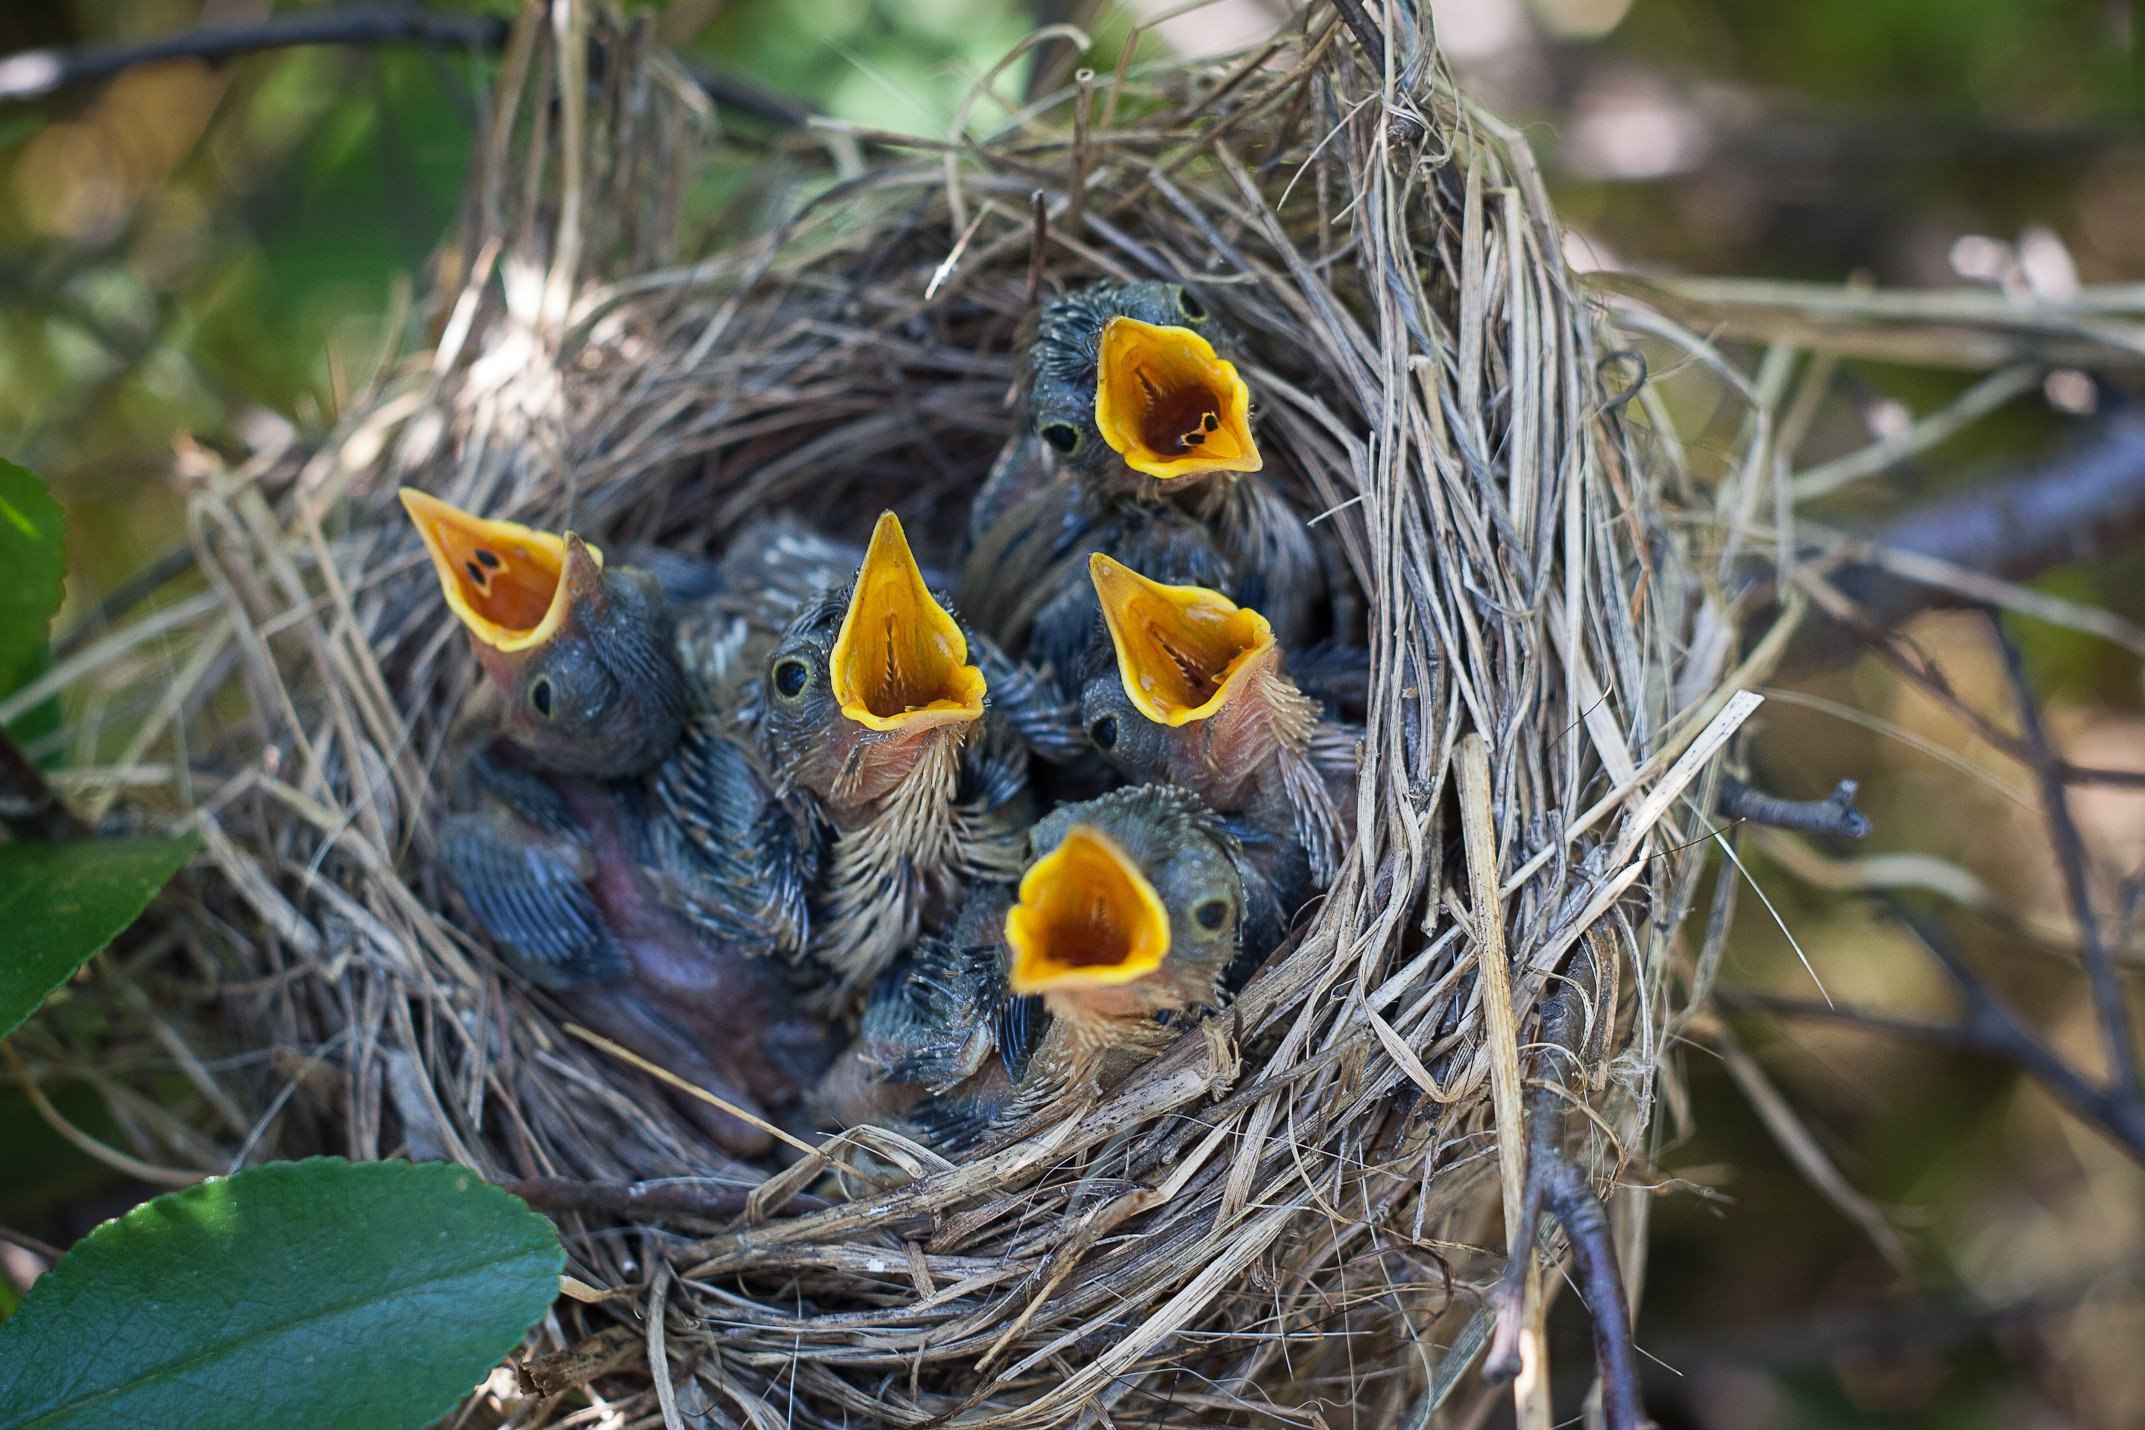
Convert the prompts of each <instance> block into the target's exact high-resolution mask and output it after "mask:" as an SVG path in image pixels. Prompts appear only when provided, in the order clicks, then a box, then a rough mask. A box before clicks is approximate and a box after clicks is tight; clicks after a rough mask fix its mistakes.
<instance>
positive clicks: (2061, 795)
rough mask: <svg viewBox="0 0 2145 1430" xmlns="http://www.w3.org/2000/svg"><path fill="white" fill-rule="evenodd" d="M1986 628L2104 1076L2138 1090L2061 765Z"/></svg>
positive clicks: (2126, 1014)
mask: <svg viewBox="0 0 2145 1430" xmlns="http://www.w3.org/2000/svg"><path fill="white" fill-rule="evenodd" d="M1989 627H1990V629H1991V630H1992V631H1993V632H1994V633H1995V637H1996V644H1997V647H1998V648H1999V649H2000V650H2002V652H2003V663H2004V674H2005V675H2006V676H2007V677H2008V678H2009V680H2010V682H2011V693H2012V697H2013V698H2014V699H2015V700H2016V702H2017V704H2018V727H2019V734H2020V735H2021V736H2022V737H2023V738H2024V740H2025V743H2026V748H2027V751H2028V753H2029V755H2030V758H2029V759H2028V761H2027V763H2028V764H2029V765H2031V766H2032V768H2033V773H2034V777H2035V778H2036V779H2037V780H2038V781H2039V782H2040V786H2041V811H2042V814H2043V816H2044V817H2045V818H2046V819H2047V820H2048V834H2049V838H2050V840H2051V841H2052V842H2053V843H2054V845H2055V852H2056V864H2057V866H2058V867H2060V868H2061V869H2062V870H2063V892H2064V895H2065V897H2066V898H2068V899H2069V901H2070V906H2071V917H2072V918H2073V919H2075V920H2076V921H2077V924H2078V948H2079V952H2080V955H2081V956H2082V958H2083V960H2084V962H2085V972H2086V979H2087V985H2088V986H2089V987H2090V988H2091V989H2092V991H2093V1011H2094V1012H2095V1013H2096V1014H2098V1015H2099V1018H2100V1039H2101V1045H2102V1048H2103V1050H2104V1052H2105V1055H2106V1057H2107V1060H2108V1076H2109V1077H2110V1079H2111V1080H2112V1081H2113V1082H2114V1083H2115V1085H2116V1086H2117V1087H2121V1088H2135V1087H2137V1086H2138V1050H2137V1044H2136V1042H2135V1041H2134V1039H2133V1035H2132V1033H2131V1029H2130V1011H2129V1007H2128V1003H2127V1000H2126V999H2125V997H2124V990H2123V981H2122V975H2121V974H2120V973H2118V972H2117V971H2116V967H2115V958H2114V955H2113V954H2111V953H2110V952H2109V951H2108V945H2107V942H2106V940H2104V939H2103V938H2102V937H2101V934H2100V916H2099V915H2098V914H2096V913H2095V912H2094V910H2093V890H2092V884H2091V881H2090V877H2089V870H2088V865H2087V861H2086V852H2085V840H2084V839H2083V838H2082V837H2081V836H2080V835H2079V833H2078V823H2077V821H2076V820H2074V819H2072V818H2071V806H2070V793H2069V791H2068V790H2066V789H2065V788H2064V787H2063V776H2062V772H2061V768H2060V766H2061V761H2060V760H2058V759H2057V758H2056V753H2055V747H2054V746H2053V745H2051V744H2050V743H2049V741H2048V729H2047V726H2046V725H2045V724H2043V723H2042V720H2041V709H2040V705H2039V703H2038V702H2037V701H2036V700H2035V699H2034V698H2033V683H2032V682H2031V681H2030V680H2029V679H2028V678H2027V676H2026V661H2025V657H2024V656H2023V655H2021V654H2020V653H2019V649H2018V644H2017V643H2016V642H2015V641H2013V640H2012V639H2011V636H2010V633H2009V632H2008V631H2006V630H2005V629H2004V626H2003V622H2002V620H2001V619H1999V618H1997V617H1995V616H1993V615H1992V616H1991V617H1990V618H1989Z"/></svg>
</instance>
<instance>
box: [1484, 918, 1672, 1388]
mask: <svg viewBox="0 0 2145 1430" xmlns="http://www.w3.org/2000/svg"><path fill="white" fill-rule="evenodd" d="M1597 991H1598V990H1596V983H1595V968H1594V956H1593V953H1592V952H1591V951H1590V950H1582V951H1581V952H1580V953H1579V954H1578V955H1577V956H1576V957H1575V958H1573V960H1572V962H1571V964H1570V966H1569V968H1568V969H1567V970H1566V975H1565V979H1564V982H1563V983H1562V984H1561V985H1560V986H1559V987H1558V989H1557V991H1556V993H1555V994H1553V995H1552V996H1551V997H1550V999H1549V1001H1548V1002H1547V1003H1546V1004H1545V1005H1544V1006H1543V1008H1542V1025H1541V1032H1540V1036H1539V1039H1538V1040H1537V1042H1536V1043H1535V1045H1534V1046H1535V1053H1534V1057H1533V1067H1532V1074H1533V1076H1532V1079H1531V1081H1532V1083H1533V1087H1532V1090H1531V1092H1530V1093H1529V1095H1528V1107H1527V1187H1526V1192H1525V1197H1524V1203H1523V1206H1522V1209H1521V1218H1520V1225H1521V1228H1522V1231H1523V1232H1524V1239H1523V1240H1516V1241H1514V1242H1513V1244H1512V1252H1511V1255H1510V1256H1509V1257H1508V1258H1507V1259H1506V1261H1505V1269H1504V1275H1503V1276H1501V1277H1500V1278H1499V1279H1498V1282H1497V1285H1496V1286H1495V1288H1493V1289H1492V1290H1491V1292H1490V1304H1491V1306H1492V1307H1494V1308H1495V1309H1496V1311H1497V1329H1496V1332H1495V1335H1494V1337H1493V1338H1492V1339H1491V1341H1490V1351H1489V1357H1488V1359H1487V1360H1485V1361H1484V1362H1483V1365H1482V1378H1483V1379H1484V1380H1486V1381H1488V1382H1490V1383H1491V1384H1493V1385H1496V1384H1502V1383H1503V1382H1505V1381H1508V1380H1511V1379H1513V1378H1514V1377H1516V1376H1517V1375H1518V1374H1519V1372H1520V1360H1521V1357H1520V1337H1519V1332H1520V1327H1521V1325H1522V1324H1523V1321H1524V1316H1523V1314H1522V1302H1523V1300H1524V1298H1525V1295H1526V1284H1527V1274H1528V1271H1529V1268H1530V1267H1531V1266H1532V1265H1533V1260H1534V1258H1533V1249H1534V1244H1535V1237H1536V1231H1535V1228H1536V1227H1537V1226H1538V1225H1539V1224H1540V1222H1541V1219H1542V1214H1543V1212H1544V1211H1545V1210H1546V1211H1549V1212H1553V1213H1555V1215H1556V1218H1557V1220H1558V1222H1560V1223H1561V1224H1562V1225H1563V1227H1564V1236H1565V1240H1567V1241H1568V1242H1570V1243H1571V1251H1572V1265H1573V1270H1574V1271H1575V1272H1576V1273H1577V1275H1578V1281H1579V1294H1580V1298H1581V1299H1582V1300H1583V1301H1585V1303H1586V1309H1587V1314H1588V1318H1589V1319H1590V1320H1591V1321H1592V1322H1593V1326H1594V1362H1595V1366H1596V1368H1597V1369H1598V1370H1599V1372H1600V1375H1601V1413H1602V1424H1603V1425H1604V1426H1606V1427H1607V1430H1642V1427H1647V1426H1650V1425H1651V1424H1652V1423H1653V1422H1652V1421H1650V1420H1648V1419H1647V1418H1646V1411H1645V1407H1644V1405H1643V1404H1642V1402H1641V1400H1640V1397H1639V1365H1638V1354H1637V1352H1636V1350H1635V1349H1634V1348H1633V1345H1632V1338H1631V1305H1630V1301H1629V1299H1628V1297H1627V1296H1626V1295H1625V1292H1624V1278H1623V1272H1622V1270H1621V1269H1620V1268H1619V1267H1618V1265H1617V1261H1616V1238H1615V1236H1614V1235H1613V1233H1612V1232H1611V1231H1610V1229H1609V1219H1608V1215H1607V1213H1606V1212H1604V1211H1603V1210H1602V1205H1601V1201H1600V1199H1599V1198H1597V1197H1596V1196H1595V1195H1594V1188H1593V1186H1592V1184H1591V1183H1589V1182H1588V1181H1587V1176H1586V1173H1585V1172H1583V1171H1581V1170H1580V1169H1579V1166H1578V1164H1577V1163H1575V1162H1574V1161H1573V1160H1572V1158H1571V1154H1570V1153H1569V1152H1567V1151H1566V1150H1565V1146H1564V1142H1565V1131H1564V1120H1565V1119H1564V1102H1563V1098H1564V1093H1563V1092H1562V1090H1561V1088H1560V1087H1559V1086H1558V1081H1559V1080H1558V1076H1557V1073H1558V1069H1557V1067H1556V1063H1557V1062H1558V1061H1559V1060H1560V1059H1561V1060H1567V1061H1568V1060H1572V1059H1575V1058H1576V1057H1577V1056H1578V1050H1579V1047H1580V1044H1581V1042H1582V1041H1583V1040H1584V1037H1585V1030H1586V1027H1587V1023H1588V1016H1587V1002H1588V994H1589V993H1590V992H1597ZM1612 1012H1613V1010H1611V1009H1609V1008H1606V1007H1602V1008H1596V1009H1594V1010H1593V1016H1594V1017H1596V1018H1606V1017H1609V1016H1611V1014H1612Z"/></svg>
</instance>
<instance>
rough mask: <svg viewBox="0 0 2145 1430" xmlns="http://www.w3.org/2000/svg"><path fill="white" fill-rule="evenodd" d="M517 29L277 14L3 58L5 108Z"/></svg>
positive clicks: (758, 95)
mask: <svg viewBox="0 0 2145 1430" xmlns="http://www.w3.org/2000/svg"><path fill="white" fill-rule="evenodd" d="M511 29H512V26H511V24H510V23H509V22H508V21H507V20H506V19H504V18H502V17H500V16H496V15H454V14H445V13H442V12H440V11H437V10H419V9H416V8H414V7H407V6H402V5H352V6H348V7H345V8H343V9H339V10H322V11H317V12H313V13H300V14H291V15H275V16H271V17H269V18H268V19H265V20H259V21H255V22H253V23H251V24H244V25H206V26H203V27H201V28H200V29H195V30H181V31H179V32H178V33H176V34H170V35H158V36H156V37H154V38H152V39H147V40H135V41H125V42H121V43H117V44H106V45H84V46H82V47H81V48H79V49H71V50H63V49H43V50H23V51H20V52H18V53H16V54H12V55H8V56H6V57H5V58H0V104H7V103H23V102H26V101H29V100H37V99H43V98H45V97H46V96H47V95H50V94H54V93H57V92H58V91H60V90H62V89H68V88H71V87H73V86H75V85H79V84H92V83H95V82H96V81H98V80H102V79H110V78H111V77H112V76H113V75H116V74H119V73H122V72H123V71H126V70H130V69H133V68H135V67H136V66H138V65H149V64H157V63H159V62H161V61H165V60H203V61H206V62H207V63H210V64H220V63H222V62H223V61H225V60H232V59H238V58H240V57H242V56H245V55H252V54H260V53H262V52H263V51H267V50H288V49H297V48H300V47H303V46H308V45H422V46H426V47H428V48H433V49H465V50H480V51H487V52H489V51H496V50H501V49H504V48H505V47H506V42H507V35H508V32H509V31H510V30H511ZM692 74H693V80H694V82H695V83H697V84H698V85H699V86H700V88H701V89H702V90H703V91H704V92H705V93H706V94H707V96H708V98H710V99H712V100H714V101H715V102H716V103H717V104H720V105H727V106H728V107H729V108H731V109H734V110H736V111H738V112H739V113H740V114H749V115H752V116H753V117H755V118H757V119H764V120H766V121H767V122H768V123H770V124H779V125H782V126H784V127H794V126H796V125H800V124H802V123H804V122H805V121H806V120H807V119H810V118H811V117H812V114H813V110H812V108H811V107H810V106H809V105H805V104H801V103H799V102H798V101H796V100H794V99H790V98H788V97H787V96H785V95H781V94H777V93H775V92H774V91H773V90H769V89H763V88H761V87H760V86H759V85H756V84H753V83H752V82H751V81H749V80H743V79H739V78H738V77H737V76H735V75H727V74H722V73H719V72H716V71H712V70H704V69H700V68H697V67H696V68H694V69H693V71H692Z"/></svg>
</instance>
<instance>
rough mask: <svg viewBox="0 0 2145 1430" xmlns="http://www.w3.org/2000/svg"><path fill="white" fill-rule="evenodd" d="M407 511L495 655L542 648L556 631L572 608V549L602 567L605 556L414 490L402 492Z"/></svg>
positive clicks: (456, 602)
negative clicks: (473, 513) (569, 576)
mask: <svg viewBox="0 0 2145 1430" xmlns="http://www.w3.org/2000/svg"><path fill="white" fill-rule="evenodd" d="M400 495H401V497H402V508H403V510H404V511H407V512H408V513H409V514H410V520H411V521H412V522H413V523H415V524H416V527H417V534H418V535H419V536H421V537H423V538H424V543H425V550H427V551H429V552H430V553H432V566H433V569H435V570H436V571H438V572H439V588H440V590H441V591H443V592H445V593H446V596H447V606H448V609H450V610H452V611H453V612H454V614H455V615H456V617H458V618H459V619H460V620H461V622H462V624H463V625H464V626H467V627H468V628H469V633H470V634H471V635H473V636H475V637H476V638H477V639H478V640H480V641H482V642H484V644H486V645H488V646H490V647H491V648H492V649H494V650H497V651H500V652H503V653H506V654H510V655H511V654H513V653H514V652H516V651H524V650H528V649H529V648H531V647H532V646H538V645H542V644H543V643H544V642H545V641H547V640H549V639H551V637H552V636H553V635H554V634H555V633H556V632H557V631H558V628H559V626H560V624H561V623H562V622H563V621H564V620H565V619H566V613H567V611H568V609H569V608H570V606H571V604H572V603H571V601H570V599H569V596H568V588H569V585H570V583H569V582H568V581H567V580H566V579H565V577H566V568H567V566H568V563H569V560H570V559H577V558H570V556H569V543H570V544H571V546H572V547H577V548H579V549H580V550H582V551H585V552H586V553H587V554H588V557H589V558H590V559H591V560H592V561H593V562H594V564H595V566H596V568H597V569H598V570H601V569H602V567H603V553H602V552H601V551H598V550H597V549H596V548H595V547H593V546H588V545H585V544H584V543H582V542H580V541H578V540H574V539H572V538H571V537H564V536H557V535H554V534H553V533H551V532H548V531H538V530H536V529H535V528H534V527H529V526H523V525H522V524H521V523H520V522H516V521H486V520H485V519H484V518H482V517H477V516H471V515H470V514H469V513H468V512H466V511H462V510H460V509H458V508H456V507H452V506H449V505H448V504H447V503H445V502H443V501H441V500H440V499H439V498H438V497H435V496H429V495H427V494H426V493H424V492H421V491H418V490H417V489H416V488H414V487H404V488H403V489H402V491H401V493H400Z"/></svg>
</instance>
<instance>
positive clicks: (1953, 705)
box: [1797, 569, 2145, 789]
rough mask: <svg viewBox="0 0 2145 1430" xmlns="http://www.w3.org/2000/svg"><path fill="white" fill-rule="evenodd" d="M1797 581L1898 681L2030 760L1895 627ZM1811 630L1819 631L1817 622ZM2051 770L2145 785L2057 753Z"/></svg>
mask: <svg viewBox="0 0 2145 1430" xmlns="http://www.w3.org/2000/svg"><path fill="white" fill-rule="evenodd" d="M1797 579H1798V581H1799V582H1800V584H1801V585H1802V587H1803V589H1804V590H1806V591H1808V592H1809V594H1810V596H1811V598H1812V599H1813V600H1815V601H1816V602H1817V604H1818V606H1819V607H1820V608H1821V609H1822V610H1823V611H1824V612H1825V614H1826V615H1827V616H1830V617H1831V618H1832V620H1833V621H1834V622H1835V623H1837V624H1838V625H1839V626H1841V627H1842V628H1843V629H1845V630H1846V631H1847V633H1848V634H1849V635H1851V636H1853V637H1854V638H1855V640H1857V641H1859V642H1860V643H1861V645H1862V647H1863V648H1865V649H1867V650H1868V651H1869V652H1870V654H1872V655H1874V656H1876V657H1877V659H1879V660H1881V661H1883V662H1884V663H1885V664H1886V665H1887V666H1890V667H1891V669H1892V671H1893V672H1894V673H1895V674H1897V675H1898V676H1899V677H1900V678H1901V679H1903V680H1905V681H1907V682H1908V683H1909V684H1912V685H1914V686H1917V687H1919V688H1920V689H1921V690H1922V691H1923V692H1924V693H1926V694H1927V695H1928V696H1929V698H1930V699H1932V700H1935V701H1936V702H1937V703H1938V704H1940V705H1942V706H1943V707H1944V708H1945V709H1946V710H1948V711H1950V712H1951V714H1952V716H1953V718H1954V719H1956V720H1958V721H1959V723H1961V724H1962V725H1965V726H1966V727H1967V728H1968V729H1969V730H1972V731H1973V732H1974V734H1975V735H1976V736H1977V737H1979V738H1980V740H1981V741H1982V742H1983V743H1984V744H1986V745H1987V746H1988V747H1989V748H1990V749H1992V750H1995V751H1997V752H1999V753H2001V754H2004V755H2007V756H2009V757H2010V758H2012V759H2014V760H2017V761H2018V762H2019V763H2020V764H2031V763H2032V762H2033V754H2032V751H2031V750H2030V749H2028V747H2027V745H2026V742H2025V741H2024V740H2022V739H2020V738H2019V737H2018V736H2016V735H2013V734H2012V733H2011V732H2010V731H2008V730H2006V729H2004V728H2003V727H2002V726H2001V725H1998V724H1997V723H1996V722H1995V721H1993V720H1991V719H1989V717H1988V716H1986V715H1984V714H1982V713H1981V712H1980V711H1979V710H1976V709H1975V708H1974V707H1973V706H1972V705H1970V704H1968V703H1967V702H1966V701H1965V700H1964V699H1963V698H1961V697H1960V695H1959V693H1958V692H1957V691H1956V690H1954V689H1952V687H1951V682H1950V681H1949V680H1947V679H1945V677H1944V672H1943V671H1942V670H1940V669H1938V668H1937V666H1936V663H1935V662H1934V661H1931V660H1930V659H1928V658H1927V657H1926V656H1923V655H1921V654H1920V653H1919V652H1918V651H1914V650H1913V642H1912V641H1911V640H1909V639H1908V638H1907V637H1905V636H1902V635H1900V634H1898V633H1897V632H1896V631H1890V630H1886V629H1885V628H1884V627H1883V626H1882V625H1880V624H1878V622H1877V619H1876V617H1875V616H1874V615H1873V614H1872V613H1871V612H1870V611H1868V610H1867V609H1865V608H1864V607H1863V606H1861V605H1860V604H1858V603H1857V602H1856V601H1855V600H1854V599H1853V598H1852V597H1850V596H1848V595H1847V594H1846V593H1845V592H1843V591H1842V590H1841V589H1840V588H1839V587H1838V586H1835V585H1833V584H1832V583H1830V582H1828V581H1825V580H1824V579H1823V578H1821V577H1819V576H1817V575H1815V574H1814V573H1812V572H1811V571H1809V570H1807V569H1805V570H1803V571H1802V572H1800V573H1798V577H1797ZM1813 629H1817V630H1820V631H1822V630H1823V628H1822V627H1821V626H1820V627H1813ZM2055 770H2056V772H2057V774H2059V775H2060V776H2061V777H2062V780H2063V782H2064V783H2065V784H2073V785H2078V784H2089V785H2112V786H2114V787H2116V788H2119V789H2145V770H2110V769H2100V768H2097V767H2094V766H2091V765H2075V764H2072V763H2071V762H2070V761H2068V760H2065V759H2062V758H2060V757H2058V758H2057V759H2056V763H2055Z"/></svg>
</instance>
